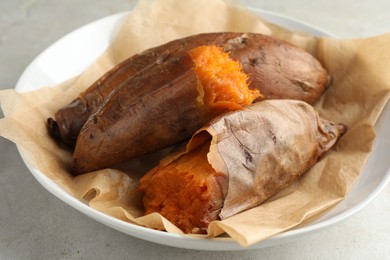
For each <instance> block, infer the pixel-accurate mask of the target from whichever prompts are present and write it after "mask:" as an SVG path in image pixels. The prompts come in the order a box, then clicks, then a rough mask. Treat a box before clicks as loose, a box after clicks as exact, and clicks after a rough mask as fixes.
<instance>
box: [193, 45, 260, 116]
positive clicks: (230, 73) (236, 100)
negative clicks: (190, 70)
mask: <svg viewBox="0 0 390 260" xmlns="http://www.w3.org/2000/svg"><path fill="white" fill-rule="evenodd" d="M188 53H189V54H190V56H191V58H192V60H193V61H194V63H195V66H194V71H195V73H196V75H197V76H198V78H199V81H200V84H201V87H202V89H201V92H202V93H203V104H204V106H205V107H206V108H207V110H208V113H209V114H210V115H212V116H215V115H218V114H221V113H223V112H224V111H231V110H236V109H241V108H243V107H245V106H248V105H250V104H252V102H253V101H254V100H255V99H257V98H258V97H260V96H261V95H260V91H259V90H258V89H254V90H250V89H249V88H248V80H249V76H248V75H246V74H245V73H244V72H243V71H242V67H241V64H240V63H238V62H237V61H234V60H232V59H231V58H230V57H229V54H228V53H225V52H223V50H222V48H220V47H216V46H213V45H211V46H200V47H197V48H194V49H191V50H189V51H188Z"/></svg>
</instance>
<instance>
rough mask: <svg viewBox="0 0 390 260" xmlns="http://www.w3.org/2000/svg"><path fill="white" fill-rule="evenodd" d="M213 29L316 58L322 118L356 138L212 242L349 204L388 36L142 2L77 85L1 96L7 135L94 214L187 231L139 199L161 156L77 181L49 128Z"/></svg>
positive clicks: (365, 149)
mask: <svg viewBox="0 0 390 260" xmlns="http://www.w3.org/2000/svg"><path fill="white" fill-rule="evenodd" d="M215 31H238V32H259V33H264V34H267V35H274V36H275V37H278V38H281V39H285V40H287V41H290V42H291V43H293V44H296V45H298V46H300V47H302V48H304V49H306V50H307V51H309V52H310V53H312V54H313V55H314V56H316V57H317V58H318V59H319V60H320V61H321V62H322V64H323V65H324V66H325V67H326V68H327V69H328V71H329V73H330V74H331V75H332V77H333V85H332V86H331V87H330V88H329V89H328V90H327V91H326V93H325V94H324V95H323V97H322V98H321V100H320V101H319V102H318V103H317V104H316V106H315V108H316V109H317V110H318V111H319V113H320V115H321V116H322V117H324V118H326V119H328V120H332V121H335V122H342V123H344V124H346V125H347V126H348V128H349V130H348V132H347V134H345V135H344V136H343V137H342V138H341V140H340V141H339V143H338V144H337V146H336V147H335V148H334V149H332V150H331V151H330V152H328V154H327V155H326V156H325V157H324V158H322V159H321V160H320V161H319V162H318V163H317V164H316V165H315V166H314V167H313V168H312V169H311V170H310V171H308V172H307V173H306V174H305V175H304V177H303V178H301V179H300V180H299V181H298V182H296V183H295V184H294V185H292V186H291V187H289V188H287V189H285V190H283V191H282V192H280V193H279V194H278V195H277V196H275V197H273V198H271V199H270V200H269V201H268V202H267V203H265V204H263V205H261V206H259V207H256V208H253V209H251V210H248V211H246V212H244V213H240V214H238V215H236V216H233V217H231V218H228V219H226V220H224V221H216V222H213V223H212V224H211V225H210V227H209V233H208V235H207V236H205V237H213V236H217V235H220V234H222V233H224V232H226V233H227V234H228V235H230V236H231V237H232V238H233V239H235V240H236V241H238V242H239V243H240V244H241V245H243V246H248V245H252V244H254V243H256V242H258V241H261V240H263V239H266V238H268V237H270V236H272V235H275V234H277V233H280V232H283V231H285V230H287V229H290V228H292V227H294V226H296V225H298V224H300V223H301V222H302V221H304V220H307V219H308V218H310V217H312V216H314V215H315V214H318V213H320V212H322V211H324V210H325V209H327V208H329V207H330V206H332V205H335V204H336V203H337V202H339V201H340V200H342V199H343V198H344V197H345V196H346V194H347V193H348V191H349V190H350V188H351V186H352V185H353V183H354V182H355V181H356V179H357V178H358V176H359V173H360V172H361V170H362V168H363V166H364V164H365V162H366V160H367V158H368V156H369V154H370V151H371V147H372V142H373V140H374V138H375V133H374V130H373V125H374V124H375V121H376V120H377V118H378V116H379V114H380V112H381V110H382V109H383V107H384V105H385V104H386V102H387V100H388V98H389V93H390V73H388V68H390V50H389V48H388V46H390V34H385V35H380V36H377V37H372V38H365V39H332V38H315V37H311V36H307V35H304V34H302V33H300V32H290V31H288V30H286V29H283V28H281V27H279V26H275V25H272V24H269V23H268V22H266V21H264V20H262V19H261V18H259V17H257V16H256V15H255V14H252V13H250V12H248V11H246V10H244V9H242V8H239V7H234V6H232V5H228V4H226V3H225V2H223V1H220V0H215V1H209V0H187V1H175V0H164V1H157V0H156V1H152V0H142V1H140V2H139V4H138V5H137V6H136V7H135V9H134V11H133V12H132V13H131V14H130V15H129V16H128V17H127V18H126V19H125V20H124V23H123V24H121V25H119V27H118V28H117V30H116V36H114V38H113V41H112V44H111V46H110V48H109V49H108V50H107V51H106V52H105V53H103V54H102V56H101V57H100V58H99V59H97V61H96V62H94V63H93V64H92V65H91V66H90V67H88V68H87V69H86V70H85V71H84V72H83V73H82V74H81V75H79V76H78V77H75V78H73V79H69V80H68V81H66V82H64V83H61V84H59V85H58V86H55V87H42V88H40V89H39V90H37V91H32V92H27V93H17V92H16V91H14V90H13V89H9V90H4V91H1V92H0V102H1V106H2V109H3V112H4V115H5V118H3V119H1V120H0V135H1V136H3V137H5V138H8V139H9V140H11V141H13V142H15V143H16V144H17V145H18V146H19V147H20V148H21V149H23V151H25V152H26V156H27V159H28V160H29V162H31V164H32V165H34V167H36V168H38V169H39V170H41V171H42V172H43V173H44V174H45V175H47V176H48V177H49V178H50V179H52V180H53V181H55V182H56V183H57V184H59V185H60V186H61V187H62V188H63V189H64V190H65V191H67V192H69V193H70V194H71V195H72V196H74V197H76V198H78V199H83V200H85V201H88V202H89V205H90V206H91V207H93V208H96V209H98V210H100V211H102V212H104V213H106V214H109V215H112V216H114V217H116V218H119V219H122V220H124V221H128V222H132V223H138V224H140V225H144V226H147V227H150V228H156V229H165V230H167V232H175V233H180V232H181V231H180V230H178V229H177V228H176V227H174V226H173V225H172V224H171V223H169V221H167V220H166V219H164V218H162V217H160V216H159V215H157V214H152V215H150V216H144V217H142V209H141V208H140V200H139V197H138V195H137V194H136V193H134V192H133V191H132V190H133V189H134V187H136V185H137V180H138V179H139V178H140V176H142V174H143V173H145V172H146V170H148V169H149V168H151V167H152V166H154V165H155V163H156V162H157V161H158V159H159V158H161V155H162V154H163V152H157V153H155V154H153V155H148V156H145V157H142V158H139V159H136V160H133V161H131V162H129V163H126V164H124V165H120V166H118V168H117V169H107V170H101V171H97V172H92V173H88V174H85V175H81V176H79V177H73V176H71V174H70V173H69V167H70V164H71V152H70V151H67V150H64V149H63V148H61V147H59V146H58V145H57V144H56V143H55V142H54V141H53V140H52V139H51V138H50V137H49V136H48V134H47V129H46V125H45V122H46V119H47V118H48V117H51V116H53V114H54V112H55V111H56V110H57V109H58V108H60V107H62V106H64V105H66V104H68V103H69V102H70V101H71V100H72V99H74V98H75V97H76V96H77V95H78V93H79V92H81V91H82V90H84V89H85V88H87V87H88V86H89V85H90V84H92V83H93V82H94V81H95V80H96V79H97V78H98V77H99V76H101V75H102V74H103V73H104V72H106V71H107V70H108V69H109V68H111V67H113V66H114V65H115V64H117V63H119V62H120V61H122V60H124V59H125V58H127V57H129V56H131V55H132V54H135V53H137V52H139V51H141V50H144V49H146V48H149V47H152V46H157V45H160V44H162V43H165V42H167V41H169V40H172V39H175V38H180V37H184V36H188V35H192V34H197V33H201V32H215ZM113 33H114V32H113ZM58 62H61V61H58ZM37 87H38V86H37Z"/></svg>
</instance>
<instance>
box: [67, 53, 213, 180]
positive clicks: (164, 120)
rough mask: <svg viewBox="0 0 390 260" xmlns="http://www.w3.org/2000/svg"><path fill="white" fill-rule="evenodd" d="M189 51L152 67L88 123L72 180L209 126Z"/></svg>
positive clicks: (78, 146) (119, 91)
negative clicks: (199, 105) (200, 103)
mask: <svg viewBox="0 0 390 260" xmlns="http://www.w3.org/2000/svg"><path fill="white" fill-rule="evenodd" d="M193 66H194V63H193V61H192V59H191V57H190V56H189V54H188V53H187V52H186V51H179V52H177V53H175V55H172V56H171V57H168V58H167V59H166V60H164V61H161V62H158V63H154V64H153V65H152V66H150V67H149V69H148V72H150V73H152V75H155V76H153V77H151V76H150V74H148V73H139V74H137V75H136V76H135V77H134V78H133V80H132V84H131V86H130V87H122V88H117V89H115V91H113V92H112V93H111V94H110V97H109V98H108V99H107V100H106V101H105V103H104V104H103V105H102V106H101V107H99V109H98V110H97V111H96V112H95V113H93V114H92V115H91V117H89V118H88V120H87V122H86V123H85V125H84V126H83V128H82V129H81V131H80V134H79V137H78V139H77V143H76V147H75V150H74V155H73V157H74V165H73V170H74V174H81V173H85V172H90V171H93V170H98V169H102V168H106V167H109V166H112V165H113V164H116V163H120V162H124V161H126V160H129V159H132V158H134V157H137V156H140V155H142V154H145V153H147V152H151V151H156V150H158V149H161V148H164V147H167V146H170V145H172V144H174V143H178V142H180V141H183V140H185V139H186V138H188V137H189V136H191V135H192V134H193V133H194V132H195V131H196V130H197V129H199V128H200V127H202V125H203V124H204V123H205V122H207V121H208V118H207V116H204V115H202V113H200V111H199V109H198V107H197V98H198V96H199V92H198V78H197V76H196V74H195V72H194V71H193V69H192V68H193Z"/></svg>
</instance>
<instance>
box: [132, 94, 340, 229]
mask: <svg viewBox="0 0 390 260" xmlns="http://www.w3.org/2000/svg"><path fill="white" fill-rule="evenodd" d="M345 131H346V128H345V126H344V125H342V124H334V123H332V122H329V121H327V120H324V119H321V118H320V117H319V116H318V113H317V112H316V111H315V110H314V109H313V108H312V107H311V106H310V105H308V104H307V103H305V102H302V101H294V100H266V101H263V102H258V103H255V104H252V105H250V106H248V107H246V108H245V109H243V110H237V111H234V112H229V113H227V114H225V115H223V116H221V117H218V118H216V119H214V120H212V121H211V123H210V124H208V125H206V126H205V127H203V128H202V129H200V130H199V131H197V133H196V134H195V135H194V136H193V137H192V139H191V140H190V141H189V143H188V144H187V145H186V146H182V147H180V148H178V149H177V150H175V151H173V152H172V153H171V154H169V155H168V156H167V157H166V158H164V159H163V160H162V161H161V162H160V164H159V165H158V166H157V167H155V168H154V169H152V170H150V171H149V172H148V173H147V174H146V175H144V177H142V178H141V180H140V186H139V190H140V191H141V192H143V194H144V195H143V203H144V208H145V214H149V213H153V212H158V213H160V214H161V215H162V216H164V217H165V218H167V219H168V220H170V221H171V222H172V223H173V224H175V225H176V226H178V227H179V228H181V229H182V230H183V231H184V232H186V233H204V232H206V230H207V226H208V224H209V223H210V222H211V221H213V220H220V219H222V220H223V219H226V218H228V217H231V216H233V215H235V214H237V213H240V212H243V211H245V210H248V209H250V208H253V207H255V206H258V205H259V204H261V203H263V202H264V201H265V200H267V199H268V198H270V197H271V196H273V195H275V194H276V193H277V192H279V191H280V190H281V189H283V188H285V187H286V186H288V185H289V184H291V183H292V182H293V181H295V180H296V179H297V178H299V176H301V175H302V174H303V173H305V172H306V171H307V170H308V169H310V168H311V167H312V166H313V165H314V164H315V163H316V162H317V161H318V159H319V158H320V156H321V155H323V154H324V153H325V152H326V151H328V150H329V149H330V148H331V147H332V146H333V145H334V144H335V143H336V141H337V140H338V139H339V137H340V136H341V135H342V134H343V133H344V132H345Z"/></svg>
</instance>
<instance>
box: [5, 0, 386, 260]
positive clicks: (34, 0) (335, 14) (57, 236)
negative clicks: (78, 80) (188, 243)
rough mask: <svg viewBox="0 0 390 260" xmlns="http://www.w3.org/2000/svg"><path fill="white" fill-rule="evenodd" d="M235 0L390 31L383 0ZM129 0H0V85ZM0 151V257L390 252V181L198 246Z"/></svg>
mask: <svg viewBox="0 0 390 260" xmlns="http://www.w3.org/2000/svg"><path fill="white" fill-rule="evenodd" d="M238 2H241V3H246V4H248V5H249V6H252V7H258V8H262V9H266V10H270V11H274V12H277V13H281V14H284V15H287V16H291V17H294V18H296V19H299V20H302V21H305V22H307V23H310V24H313V25H316V26H318V27H320V28H324V29H326V30H327V31H329V32H332V33H334V34H336V35H339V36H341V37H361V36H371V35H375V34H379V33H383V32H387V31H390V15H389V12H388V10H389V9H390V1H385V0H373V1H363V0H359V1H352V0H346V1H342V2H341V1H337V2H336V1H333V2H332V1H323V0H321V1H308V0H290V1H288V2H287V1H282V0H273V1H255V0H248V1H244V0H241V1H238ZM134 4H135V1H130V0H112V1H103V0H84V1H77V0H66V1H49V0H12V1H0V88H1V89H5V88H12V87H14V85H15V84H16V82H17V80H18V78H19V76H20V74H21V73H22V72H23V70H24V69H25V67H26V66H27V65H28V64H29V63H30V62H31V61H32V60H33V59H34V58H35V57H36V56H37V55H38V54H39V53H40V52H41V51H43V50H44V49H45V48H46V47H48V46H49V45H50V44H52V43H53V42H54V41H56V40H57V39H59V38H60V37H61V36H63V35H64V34H66V33H69V32H70V31H72V30H74V29H76V28H78V27H79V26H82V25H84V24H86V23H89V22H92V21H94V20H96V19H99V18H102V17H104V16H107V15H110V14H113V13H117V12H122V11H126V10H129V9H131V7H132V6H134ZM0 113H1V112H0ZM0 154H1V155H0V198H1V199H0V259H385V258H388V257H389V255H390V249H389V245H390V223H389V221H388V220H389V219H390V186H389V185H388V186H387V187H386V189H385V190H384V191H383V192H381V193H380V194H379V196H378V197H377V198H376V199H375V200H374V201H373V202H372V203H371V204H369V205H368V206H367V207H365V208H364V209H362V210H361V211H359V212H358V213H357V214H355V215H354V216H352V217H351V218H349V219H347V220H346V221H344V222H342V223H339V224H337V225H335V226H333V227H331V228H328V229H326V230H323V231H321V232H319V233H317V234H314V235H309V236H307V237H305V238H303V239H300V240H297V241H295V242H291V243H288V244H283V245H277V246H274V247H270V248H265V249H260V250H252V251H243V252H201V251H192V250H184V249H176V248H171V247H166V246H161V245H158V244H153V243H149V242H145V241H142V240H139V239H136V238H133V237H131V236H127V235H125V234H122V233H120V232H118V231H115V230H113V229H111V228H108V227H106V226H104V225H102V224H100V223H97V222H96V221H94V220H92V219H90V218H88V217H86V216H84V215H83V214H81V213H79V212H78V211H76V210H75V209H73V208H71V207H69V206H67V205H66V204H65V203H63V202H62V201H60V200H59V199H57V198H56V197H54V196H53V195H51V194H50V193H49V192H47V191H46V190H45V189H44V188H43V187H42V186H41V185H40V184H39V183H38V182H37V181H36V180H35V179H34V177H33V176H32V175H31V174H30V172H29V171H28V170H27V168H26V167H25V166H24V164H23V162H22V160H21V159H20V156H19V154H18V152H17V149H16V147H15V145H14V144H13V143H11V142H9V141H7V140H5V139H3V138H0ZM27 212H28V213H29V214H27ZM163 256H164V257H163Z"/></svg>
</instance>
